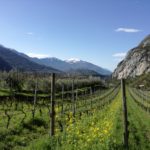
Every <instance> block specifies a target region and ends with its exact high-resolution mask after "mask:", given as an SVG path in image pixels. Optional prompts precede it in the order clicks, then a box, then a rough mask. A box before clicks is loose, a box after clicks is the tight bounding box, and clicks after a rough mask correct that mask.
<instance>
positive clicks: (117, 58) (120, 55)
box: [112, 52, 127, 61]
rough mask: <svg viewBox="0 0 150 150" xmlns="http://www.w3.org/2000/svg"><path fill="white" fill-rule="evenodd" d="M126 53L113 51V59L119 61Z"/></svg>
mask: <svg viewBox="0 0 150 150" xmlns="http://www.w3.org/2000/svg"><path fill="white" fill-rule="evenodd" d="M126 54H127V53H126V52H122V53H115V54H113V55H112V56H113V57H114V58H115V59H114V60H116V61H121V60H123V59H124V58H125V56H126Z"/></svg>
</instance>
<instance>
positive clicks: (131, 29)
mask: <svg viewBox="0 0 150 150" xmlns="http://www.w3.org/2000/svg"><path fill="white" fill-rule="evenodd" d="M115 31H116V32H126V33H137V32H141V31H142V30H139V29H135V28H117V29H116V30H115Z"/></svg>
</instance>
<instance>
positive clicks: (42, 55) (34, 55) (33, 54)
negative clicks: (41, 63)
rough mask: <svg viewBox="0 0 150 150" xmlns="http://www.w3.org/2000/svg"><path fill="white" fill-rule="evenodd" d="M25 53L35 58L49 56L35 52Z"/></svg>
mask: <svg viewBox="0 0 150 150" xmlns="http://www.w3.org/2000/svg"><path fill="white" fill-rule="evenodd" d="M27 55H28V56H30V57H36V58H47V57H50V56H49V55H47V54H37V53H28V54H27Z"/></svg>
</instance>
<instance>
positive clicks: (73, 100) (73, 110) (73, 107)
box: [72, 79, 76, 116]
mask: <svg viewBox="0 0 150 150" xmlns="http://www.w3.org/2000/svg"><path fill="white" fill-rule="evenodd" d="M75 111H76V110H75V95H74V79H73V80H72V113H73V116H75V113H76V112H75Z"/></svg>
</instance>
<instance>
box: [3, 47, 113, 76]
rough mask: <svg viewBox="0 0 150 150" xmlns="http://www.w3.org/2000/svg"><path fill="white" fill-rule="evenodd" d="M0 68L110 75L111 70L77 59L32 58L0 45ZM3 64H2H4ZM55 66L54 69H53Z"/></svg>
mask: <svg viewBox="0 0 150 150" xmlns="http://www.w3.org/2000/svg"><path fill="white" fill-rule="evenodd" d="M0 58H1V63H0V69H1V70H3V68H7V69H6V70H11V69H15V68H16V69H19V70H23V71H38V72H58V70H60V71H63V72H66V73H69V72H70V73H75V72H76V73H77V74H88V73H89V75H92V74H93V75H110V74H111V72H110V71H109V70H107V69H104V68H101V67H99V66H97V65H94V64H92V63H89V62H86V61H82V60H79V59H69V60H60V59H57V58H54V57H52V58H42V59H39V58H32V57H29V56H27V55H26V54H24V53H20V52H18V51H16V50H13V49H9V48H6V47H4V46H0ZM4 63H5V65H2V64H4ZM2 66H3V67H2ZM54 68H55V69H54Z"/></svg>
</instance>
